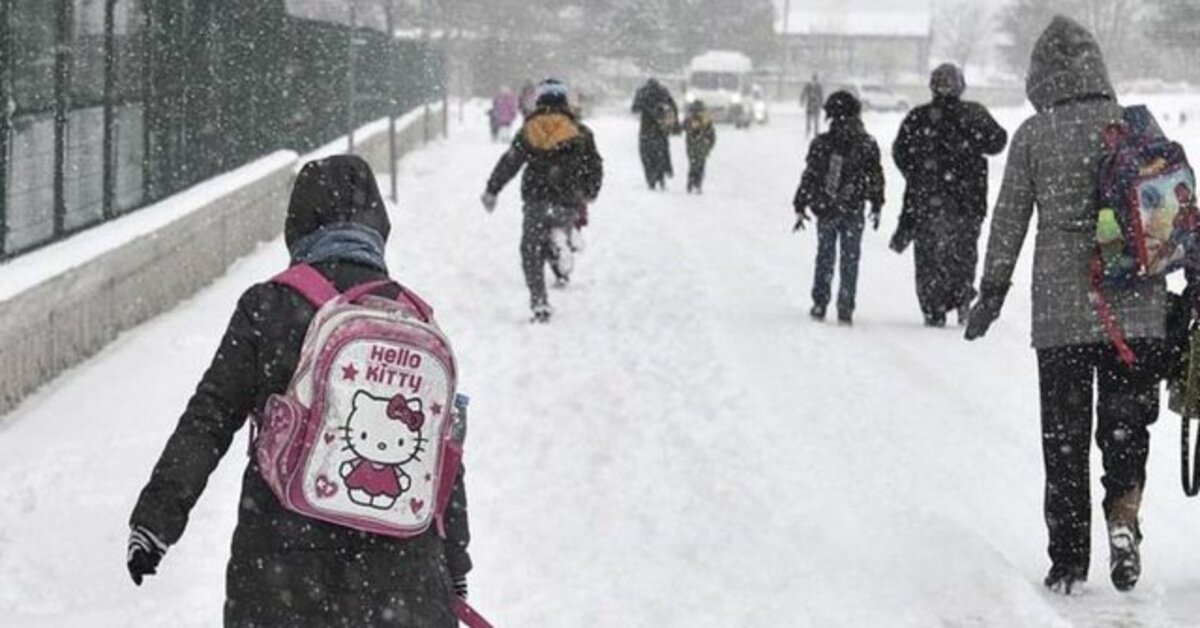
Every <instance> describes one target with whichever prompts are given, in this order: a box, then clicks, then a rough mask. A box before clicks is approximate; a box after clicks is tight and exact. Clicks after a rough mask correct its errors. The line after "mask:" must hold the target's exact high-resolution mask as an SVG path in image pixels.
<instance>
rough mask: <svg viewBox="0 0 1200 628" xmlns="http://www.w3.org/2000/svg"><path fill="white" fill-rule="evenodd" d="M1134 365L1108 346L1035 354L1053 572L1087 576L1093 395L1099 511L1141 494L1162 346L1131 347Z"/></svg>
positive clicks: (1156, 343)
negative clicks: (1101, 490) (1055, 569)
mask: <svg viewBox="0 0 1200 628" xmlns="http://www.w3.org/2000/svg"><path fill="white" fill-rule="evenodd" d="M1130 345H1131V347H1132V348H1133V349H1134V351H1135V352H1136V353H1137V355H1138V361H1137V362H1136V363H1135V364H1134V366H1133V367H1128V366H1126V365H1125V364H1124V363H1122V362H1121V361H1120V359H1119V358H1118V357H1117V354H1116V351H1115V350H1114V349H1113V348H1112V346H1110V345H1108V344H1097V345H1075V346H1069V347H1058V348H1053V349H1042V350H1039V351H1038V354H1037V355H1038V379H1039V383H1040V388H1041V404H1042V457H1043V462H1044V464H1045V469H1046V484H1045V517H1046V528H1047V530H1048V531H1049V536H1050V544H1049V548H1048V551H1049V554H1050V560H1051V562H1052V563H1053V564H1054V565H1056V566H1061V567H1065V568H1070V569H1073V570H1076V571H1077V572H1078V573H1081V574H1083V575H1085V576H1086V574H1087V568H1088V562H1089V557H1090V556H1091V544H1090V540H1091V536H1090V526H1089V524H1090V522H1091V494H1090V483H1089V478H1088V455H1089V453H1090V449H1091V445H1090V442H1089V441H1090V440H1091V437H1092V403H1093V402H1092V399H1093V389H1096V397H1095V398H1096V402H1095V406H1096V418H1097V421H1096V426H1095V431H1096V444H1097V445H1098V446H1099V447H1100V455H1101V456H1102V462H1103V465H1104V477H1103V478H1102V479H1101V482H1102V484H1103V485H1104V513H1105V519H1106V520H1107V518H1108V515H1109V513H1110V512H1111V511H1112V509H1113V507H1114V504H1115V503H1117V502H1118V500H1121V499H1123V498H1126V497H1128V496H1129V494H1130V492H1131V491H1137V493H1138V494H1140V492H1141V490H1142V487H1143V486H1144V485H1145V482H1146V457H1147V455H1148V453H1149V451H1150V433H1149V431H1148V430H1147V427H1148V426H1149V425H1150V424H1151V423H1153V422H1154V421H1155V420H1156V419H1157V418H1158V397H1159V372H1160V369H1159V367H1158V362H1157V361H1158V360H1160V359H1161V355H1162V349H1163V343H1162V342H1161V341H1156V340H1140V341H1138V340H1135V341H1131V342H1130Z"/></svg>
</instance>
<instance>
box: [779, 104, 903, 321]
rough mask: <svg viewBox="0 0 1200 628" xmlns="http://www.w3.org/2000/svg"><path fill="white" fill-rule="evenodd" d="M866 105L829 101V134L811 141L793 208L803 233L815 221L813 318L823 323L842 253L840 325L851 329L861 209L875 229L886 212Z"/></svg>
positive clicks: (862, 217)
mask: <svg viewBox="0 0 1200 628" xmlns="http://www.w3.org/2000/svg"><path fill="white" fill-rule="evenodd" d="M861 112H862V105H861V103H859V101H858V99H857V98H855V97H854V95H853V94H851V93H850V92H846V91H837V92H834V93H833V94H830V95H829V99H828V100H826V101H825V115H826V116H827V117H828V118H829V130H828V131H826V132H825V133H822V134H820V135H818V136H817V138H816V139H814V140H813V142H812V144H811V145H810V146H809V149H808V158H807V160H806V165H805V168H804V174H803V176H802V177H801V180H800V187H799V188H798V189H797V190H796V197H795V198H794V199H793V200H792V206H793V208H794V209H795V210H796V218H797V220H796V229H797V230H798V229H802V228H804V223H805V222H806V221H807V220H808V210H809V209H811V210H812V212H813V214H815V215H816V217H817V241H818V244H817V265H816V274H815V277H814V278H813V289H812V299H813V306H812V309H811V310H810V311H809V315H810V316H811V317H812V318H813V319H814V320H824V319H825V310H826V308H827V307H828V305H829V300H830V296H831V294H830V286H831V284H832V282H833V267H834V262H835V261H836V259H835V258H836V257H837V252H838V248H839V247H840V248H841V264H840V268H841V283H840V285H839V286H838V299H837V308H838V322H839V323H841V324H843V325H850V324H852V322H853V316H854V299H855V295H856V293H857V291H858V261H859V254H860V251H861V245H862V236H863V228H864V225H865V222H864V216H863V209H864V207H865V206H867V205H870V208H871V225H872V226H873V228H875V229H878V228H879V214H880V211H881V210H882V208H883V166H882V165H881V163H880V155H879V145H878V144H876V143H875V139H874V138H872V137H871V136H870V135H869V134H868V133H867V131H866V129H865V128H864V127H863V123H862V120H861V119H860V118H859V115H860V114H861Z"/></svg>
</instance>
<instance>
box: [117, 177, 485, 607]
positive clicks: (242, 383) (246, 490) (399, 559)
mask: <svg viewBox="0 0 1200 628" xmlns="http://www.w3.org/2000/svg"><path fill="white" fill-rule="evenodd" d="M342 221H350V222H354V223H357V224H360V225H365V226H368V227H371V228H372V229H376V230H378V231H381V232H382V233H381V235H383V236H385V237H386V235H387V234H388V231H389V230H390V226H389V224H388V218H387V213H386V210H385V207H384V204H383V199H382V198H381V196H380V194H379V190H378V188H377V186H376V184H375V179H374V176H373V175H372V174H371V170H370V168H369V166H367V164H366V162H364V161H362V160H361V159H360V158H358V157H353V156H335V157H330V158H328V159H325V160H321V161H317V162H310V163H309V164H307V165H306V166H305V167H304V169H303V170H302V171H301V172H300V175H299V176H298V177H297V179H296V183H295V187H294V188H293V191H292V197H291V202H290V204H289V206H288V214H287V219H286V227H285V239H286V241H287V243H288V246H289V248H292V247H293V246H294V245H295V244H296V242H298V241H299V240H301V239H302V238H303V237H304V236H306V235H308V234H310V233H312V232H314V231H316V230H317V229H319V228H321V227H323V226H328V225H333V224H337V223H339V222H342ZM316 268H317V269H318V270H319V271H320V272H321V273H322V274H323V275H325V277H326V278H328V279H329V280H330V281H331V282H332V283H333V284H334V285H335V286H337V288H338V289H339V290H346V289H348V288H350V287H352V286H354V285H357V284H360V283H363V282H366V281H372V280H376V279H384V278H386V275H385V274H384V273H383V271H382V270H380V269H377V268H374V267H370V266H366V265H361V264H358V263H350V262H343V261H338V260H330V261H327V262H322V263H319V264H316ZM379 294H381V295H384V296H389V297H391V296H395V294H396V288H395V287H394V286H392V287H388V288H383V289H380V291H379ZM314 313H315V309H314V308H313V306H312V305H311V304H310V303H309V302H308V301H307V300H306V299H305V298H304V297H302V296H300V295H299V294H298V293H296V292H293V291H292V290H291V289H289V288H286V287H283V286H280V285H277V284H273V283H260V284H257V285H255V286H252V287H251V288H250V289H248V290H247V291H246V292H245V293H244V294H242V296H241V298H240V299H239V300H238V303H237V307H236V309H235V310H234V313H233V316H232V318H231V320H230V321H229V325H228V328H227V329H226V330H225V334H224V337H223V338H222V339H221V344H220V347H219V348H218V349H217V352H216V355H214V356H213V359H212V363H211V365H210V366H209V367H208V370H207V371H206V372H205V373H204V376H203V377H202V378H201V380H200V383H199V385H198V386H197V387H196V392H195V393H194V394H193V395H192V398H191V399H190V400H189V401H188V404H187V408H186V409H185V410H184V413H183V416H182V417H180V419H179V423H178V425H177V426H176V428H175V431H174V433H173V434H172V435H171V437H170V439H169V440H168V442H167V445H166V448H165V449H164V451H163V453H162V456H161V457H160V458H159V460H158V463H157V464H156V465H155V467H154V471H153V473H152V474H151V477H150V481H149V482H148V483H147V484H146V486H145V488H144V489H143V490H142V492H141V495H140V497H139V498H138V502H137V505H136V506H135V508H134V511H133V514H132V516H131V517H130V523H131V524H132V525H140V526H145V527H146V528H148V529H150V530H151V531H153V532H154V533H155V534H157V535H158V536H159V537H160V538H161V539H162V540H163V541H164V542H166V543H167V544H168V545H170V544H173V543H175V542H176V541H178V540H179V538H180V536H181V535H182V534H183V531H184V528H185V527H186V525H187V521H188V514H189V513H190V512H191V509H192V507H193V506H194V505H195V503H196V500H197V499H198V498H199V497H200V493H201V492H202V491H203V490H204V487H205V484H206V483H207V482H208V476H209V475H210V474H211V473H212V471H213V470H214V469H215V468H216V466H217V464H218V462H220V460H221V458H222V457H223V456H224V455H225V453H226V452H227V451H228V450H229V447H230V445H231V444H232V441H233V438H234V435H235V434H236V433H237V431H238V430H239V429H241V427H242V425H243V424H244V423H246V421H247V419H248V418H249V419H250V421H251V422H254V423H257V421H258V418H257V417H256V416H255V413H256V412H257V411H258V410H259V409H260V408H262V407H263V405H264V403H265V401H266V399H267V397H268V396H270V395H272V394H275V393H282V392H283V391H284V390H285V389H286V388H287V385H288V383H289V382H290V380H291V378H292V375H293V373H294V371H295V369H296V364H297V362H298V360H299V356H300V349H301V343H302V341H303V339H304V335H305V332H306V331H307V328H308V324H309V321H310V320H311V319H312V316H313V314H314ZM238 504H239V507H238V523H237V529H236V530H235V531H234V535H233V544H232V553H231V556H230V559H229V566H228V570H227V573H226V603H225V625H226V626H247V627H249V626H313V627H316V626H387V625H397V626H417V625H419V626H446V627H453V626H455V625H456V622H455V620H454V618H453V615H452V612H451V609H450V601H451V597H450V596H451V595H452V589H451V579H452V574H453V575H454V576H458V575H465V574H466V572H467V571H469V570H470V567H471V562H470V558H469V556H468V555H467V552H466V547H467V543H468V542H469V540H470V534H469V530H468V526H467V514H466V491H465V488H464V486H463V483H462V478H461V476H460V477H459V478H458V480H457V482H456V486H455V491H454V496H453V499H452V503H451V506H450V509H449V511H448V513H447V521H446V524H447V538H446V539H444V540H443V539H442V538H440V537H439V536H438V533H437V532H436V531H435V530H432V529H431V530H430V531H429V532H427V533H425V534H424V535H422V536H420V537H417V538H414V539H410V540H399V539H393V538H389V537H383V536H378V535H373V534H368V533H364V532H359V531H356V530H353V529H350V528H345V527H342V526H338V525H333V524H329V523H324V522H321V521H316V520H313V519H309V518H306V517H303V516H301V515H298V514H295V513H292V512H291V511H288V510H286V509H284V508H283V506H281V505H280V503H279V500H278V499H277V498H276V497H275V495H274V493H272V492H271V490H270V488H268V487H267V485H266V483H265V482H264V481H263V479H262V477H261V475H260V473H259V470H258V468H257V466H256V464H255V462H254V459H253V458H252V457H251V458H249V459H248V461H247V463H246V469H245V472H244V473H243V477H242V491H241V498H240V499H239V501H238ZM170 560H171V559H170V556H169V555H168V557H167V558H166V561H167V563H168V564H169V562H170Z"/></svg>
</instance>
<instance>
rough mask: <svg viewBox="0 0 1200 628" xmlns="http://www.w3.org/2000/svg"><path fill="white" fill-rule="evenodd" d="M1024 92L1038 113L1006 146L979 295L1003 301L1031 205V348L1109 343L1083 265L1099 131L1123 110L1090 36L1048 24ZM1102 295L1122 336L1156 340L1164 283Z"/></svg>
mask: <svg viewBox="0 0 1200 628" xmlns="http://www.w3.org/2000/svg"><path fill="white" fill-rule="evenodd" d="M1025 92H1026V94H1027V95H1028V97H1029V100H1030V102H1032V103H1033V106H1034V107H1035V108H1036V110H1037V114H1036V115H1034V116H1033V117H1031V118H1029V119H1028V120H1026V121H1025V122H1024V123H1023V124H1022V125H1021V127H1020V128H1019V129H1018V130H1017V132H1016V134H1015V135H1014V136H1013V141H1012V145H1011V146H1010V147H1009V152H1008V164H1007V166H1006V168H1005V171H1004V182H1003V184H1002V185H1001V188H1000V196H999V199H998V201H997V203H996V208H995V212H994V214H993V217H992V223H991V233H990V236H989V238H988V246H987V256H986V258H985V261H984V266H983V278H982V280H981V282H980V286H981V292H982V293H983V295H984V297H985V298H986V297H987V296H988V295H993V296H995V295H1002V294H1003V293H1004V291H1005V289H1006V288H1007V286H1008V285H1009V283H1010V282H1011V280H1012V275H1013V271H1014V269H1015V267H1016V264H1017V259H1018V258H1019V257H1020V253H1021V246H1022V243H1023V242H1024V241H1025V235H1026V233H1027V232H1028V230H1029V226H1030V222H1031V220H1032V219H1033V213H1034V208H1035V207H1036V208H1037V228H1036V237H1035V243H1034V258H1033V321H1032V332H1033V346H1034V347H1035V348H1037V349H1048V348H1053V347H1061V346H1070V345H1080V344H1094V343H1108V342H1109V340H1108V335H1107V333H1106V332H1105V331H1104V329H1103V327H1102V325H1101V323H1100V319H1099V317H1098V316H1097V314H1096V311H1095V308H1094V307H1093V305H1092V303H1091V302H1090V300H1089V291H1090V287H1091V280H1090V274H1089V264H1090V262H1091V259H1092V255H1093V251H1094V245H1095V225H1096V210H1097V207H1096V190H1097V177H1098V173H1099V167H1100V161H1101V158H1102V157H1103V155H1104V145H1103V141H1102V137H1101V134H1102V132H1103V129H1104V127H1105V125H1106V124H1108V123H1109V122H1112V121H1116V120H1120V119H1121V115H1122V110H1121V107H1120V106H1119V105H1118V104H1117V102H1116V99H1115V96H1114V92H1113V88H1112V85H1111V84H1110V82H1109V78H1108V70H1107V69H1106V67H1105V64H1104V59H1103V57H1102V55H1101V53H1100V47H1099V45H1098V44H1097V43H1096V40H1095V39H1094V38H1093V37H1092V35H1091V33H1089V32H1088V31H1087V30H1086V29H1084V28H1083V27H1082V26H1080V25H1079V24H1077V23H1076V22H1074V21H1072V20H1070V19H1068V18H1064V17H1061V16H1060V17H1055V18H1054V20H1053V21H1052V22H1051V24H1050V25H1049V26H1048V27H1047V28H1046V30H1045V32H1043V33H1042V35H1041V37H1040V38H1039V39H1038V41H1037V44H1036V45H1035V47H1034V50H1033V55H1032V58H1031V61H1030V67H1029V73H1028V78H1027V81H1026V86H1025ZM1105 296H1106V297H1107V298H1108V300H1109V302H1110V304H1111V305H1112V307H1113V310H1114V313H1115V314H1116V318H1117V321H1118V322H1119V323H1120V325H1121V327H1122V329H1123V330H1124V332H1125V335H1126V336H1127V337H1128V338H1131V339H1134V338H1162V337H1163V335H1164V333H1165V315H1166V285H1165V282H1164V280H1163V279H1161V278H1155V279H1149V280H1146V281H1143V282H1141V283H1139V284H1137V285H1134V286H1132V287H1130V288H1127V289H1106V291H1105Z"/></svg>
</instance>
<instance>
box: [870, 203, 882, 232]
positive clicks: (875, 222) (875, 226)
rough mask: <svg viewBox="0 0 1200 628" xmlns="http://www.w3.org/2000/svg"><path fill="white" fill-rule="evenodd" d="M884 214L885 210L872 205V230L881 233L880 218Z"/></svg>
mask: <svg viewBox="0 0 1200 628" xmlns="http://www.w3.org/2000/svg"><path fill="white" fill-rule="evenodd" d="M882 213H883V208H882V207H880V206H878V205H875V204H872V205H871V229H872V230H874V231H879V216H880V215H881V214H882Z"/></svg>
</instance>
